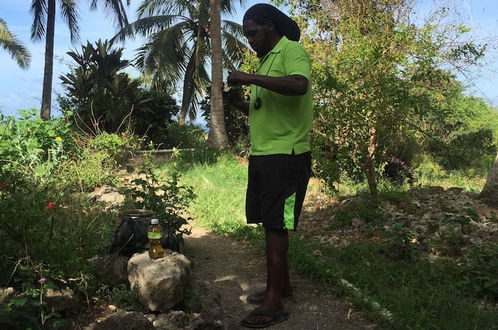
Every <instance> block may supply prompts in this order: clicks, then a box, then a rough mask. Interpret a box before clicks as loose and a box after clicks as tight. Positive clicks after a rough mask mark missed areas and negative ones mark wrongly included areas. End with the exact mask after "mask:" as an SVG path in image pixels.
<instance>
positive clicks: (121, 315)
mask: <svg viewBox="0 0 498 330" xmlns="http://www.w3.org/2000/svg"><path fill="white" fill-rule="evenodd" d="M118 329H130V330H131V329H133V330H155V329H154V325H152V323H151V322H150V321H149V320H147V319H146V318H145V317H144V316H143V315H142V314H140V313H138V312H126V311H119V312H117V313H115V314H112V315H111V316H109V317H108V318H106V319H105V320H103V321H102V322H100V323H96V324H94V325H93V326H90V327H88V328H87V329H86V330H118Z"/></svg>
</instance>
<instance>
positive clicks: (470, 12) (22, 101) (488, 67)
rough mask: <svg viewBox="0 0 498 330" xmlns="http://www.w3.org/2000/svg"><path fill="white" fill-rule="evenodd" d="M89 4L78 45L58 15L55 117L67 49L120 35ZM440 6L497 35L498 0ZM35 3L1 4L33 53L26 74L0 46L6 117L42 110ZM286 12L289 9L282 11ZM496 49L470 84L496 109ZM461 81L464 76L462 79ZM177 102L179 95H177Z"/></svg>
mask: <svg viewBox="0 0 498 330" xmlns="http://www.w3.org/2000/svg"><path fill="white" fill-rule="evenodd" d="M89 2H90V1H85V0H79V1H78V5H79V12H80V20H79V23H80V41H79V42H77V43H74V44H72V43H71V41H70V38H69V30H68V29H67V27H66V25H65V23H64V22H63V21H62V20H61V19H60V17H57V19H56V29H55V48H54V53H55V59H54V76H53V77H54V79H53V98H52V100H53V101H52V103H53V114H54V115H57V114H58V111H57V106H56V102H55V99H56V96H57V94H60V93H62V92H63V89H62V87H61V85H60V79H59V76H60V75H62V74H66V73H67V72H69V67H68V64H69V63H71V60H70V58H69V56H68V55H67V54H66V53H67V52H68V51H71V50H77V51H79V50H80V49H81V44H82V43H83V44H86V42H87V40H88V41H90V42H92V43H93V42H95V41H97V40H99V39H102V40H105V39H110V38H112V37H113V36H114V35H115V34H116V26H115V24H114V22H113V19H112V18H111V17H106V16H105V14H104V13H103V11H90V10H89V5H88V4H89ZM140 2H141V1H139V0H132V1H131V6H130V7H129V8H128V10H127V12H128V18H129V21H130V22H132V21H134V20H135V19H136V15H135V9H136V7H137V6H138V4H139V3H140ZM258 2H263V3H268V1H257V0H245V1H244V5H243V6H242V7H240V8H238V10H237V13H236V14H235V15H234V16H233V17H223V18H224V19H231V20H234V21H236V22H239V23H241V19H242V15H243V13H244V11H245V10H246V9H247V8H249V7H250V6H252V5H253V4H255V3H258ZM442 2H447V3H452V4H457V5H458V6H459V15H461V18H462V19H463V20H464V21H465V22H467V25H469V26H470V27H471V28H472V31H473V33H475V35H476V36H477V37H478V39H479V40H483V42H484V41H486V42H487V41H489V40H488V38H490V37H494V38H497V36H498V1H497V0H422V2H421V6H422V7H421V9H422V10H421V12H424V11H428V10H430V8H433V7H434V4H441V3H442ZM30 4H31V0H0V18H2V19H4V20H5V21H6V22H7V25H8V27H9V29H10V31H11V32H12V33H13V34H15V35H16V36H17V37H18V39H19V40H21V41H22V43H23V44H24V45H25V46H26V47H27V48H28V49H29V51H30V53H31V65H30V67H29V69H27V70H23V69H21V68H19V67H18V65H17V63H16V62H15V61H14V60H12V58H11V57H10V55H9V54H8V53H7V52H6V51H4V50H3V49H1V48H0V111H1V112H2V113H3V114H4V115H12V114H15V113H16V112H17V110H18V109H29V108H36V109H39V108H40V104H41V94H42V82H43V65H44V48H45V43H44V41H38V42H33V41H31V40H30V34H31V23H32V15H31V13H30V11H29V8H30ZM283 11H284V12H285V10H283ZM143 41H144V40H143V39H142V38H137V39H135V40H129V41H126V43H125V44H124V45H122V46H123V47H124V53H123V54H124V56H123V57H124V59H128V60H132V59H133V58H134V57H135V50H136V49H137V48H138V47H139V46H140V45H141V44H142V43H143ZM497 59H498V56H497V48H496V44H493V45H492V46H491V48H490V52H489V57H488V58H487V59H486V63H485V64H484V65H483V66H482V67H481V68H477V69H476V70H475V71H474V72H473V74H472V82H467V83H468V85H469V90H468V93H469V94H473V95H476V96H479V97H483V98H485V99H487V100H488V101H489V102H490V103H491V104H492V105H494V106H496V107H498V88H496V86H498V64H494V63H495V62H498V61H497ZM128 72H129V73H130V75H131V76H133V77H138V75H139V73H138V72H137V71H136V70H134V69H133V68H129V69H128ZM461 79H462V80H463V79H464V77H461ZM176 98H177V99H178V100H179V99H180V98H179V95H176Z"/></svg>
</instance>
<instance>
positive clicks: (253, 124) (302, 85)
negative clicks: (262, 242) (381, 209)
mask: <svg viewBox="0 0 498 330" xmlns="http://www.w3.org/2000/svg"><path fill="white" fill-rule="evenodd" d="M243 30H244V35H245V36H246V38H247V40H248V42H249V45H250V46H251V48H252V49H253V50H254V51H255V52H256V54H257V56H258V57H259V59H260V62H259V68H258V72H257V74H255V75H251V74H246V73H243V72H232V73H231V74H230V75H229V77H228V84H229V85H232V86H234V85H249V84H250V85H251V98H250V102H249V103H247V102H246V103H245V105H244V107H245V109H243V110H245V111H248V113H249V128H250V137H251V151H250V157H249V175H248V186H247V196H246V216H247V222H248V223H263V227H264V229H265V239H266V262H267V283H266V289H265V290H264V291H260V292H255V293H253V294H251V295H249V296H248V302H250V303H253V304H258V305H261V306H260V307H259V308H257V309H255V310H254V311H253V312H251V313H250V314H249V315H248V316H247V317H245V318H244V319H243V320H242V321H241V322H240V324H241V325H242V326H245V327H250V328H264V327H268V326H270V325H273V324H276V323H279V322H282V321H284V320H286V319H287V318H288V314H287V313H286V312H285V311H284V307H283V304H282V298H286V297H291V296H292V287H291V285H290V281H289V270H288V265H287V251H288V245H289V238H288V230H296V227H297V220H298V217H299V214H300V212H301V207H302V203H303V201H304V196H305V194H306V188H307V185H308V181H309V177H310V173H311V155H310V142H309V132H310V130H311V126H312V121H313V113H312V99H311V88H310V81H309V75H310V69H311V65H310V61H309V58H308V55H307V54H306V52H305V51H304V49H303V47H302V46H301V45H300V44H299V43H298V42H297V41H298V40H299V36H300V31H299V28H298V27H297V24H296V23H295V22H294V21H293V20H292V19H290V18H289V17H287V16H286V15H285V14H284V13H282V12H281V11H280V10H278V9H277V8H275V7H273V6H271V5H267V4H257V5H254V6H253V7H251V8H249V9H248V10H247V12H246V13H245V15H244V18H243Z"/></svg>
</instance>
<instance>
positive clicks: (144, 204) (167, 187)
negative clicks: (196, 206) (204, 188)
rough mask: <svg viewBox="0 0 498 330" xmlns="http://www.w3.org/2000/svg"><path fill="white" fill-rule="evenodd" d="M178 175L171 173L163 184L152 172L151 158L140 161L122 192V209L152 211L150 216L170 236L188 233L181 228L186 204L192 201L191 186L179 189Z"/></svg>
mask: <svg viewBox="0 0 498 330" xmlns="http://www.w3.org/2000/svg"><path fill="white" fill-rule="evenodd" d="M178 179H179V175H178V174H176V173H173V174H172V175H171V176H170V179H168V180H167V181H166V182H160V181H159V178H158V176H157V175H156V173H155V172H154V168H153V164H152V158H146V159H145V161H144V162H143V164H142V166H141V168H140V171H139V178H137V179H134V180H131V182H130V183H131V187H130V188H127V189H125V195H126V196H127V197H128V200H127V201H126V202H125V205H124V208H140V209H141V208H144V209H147V210H152V211H154V217H155V218H158V219H160V220H163V221H164V222H166V224H167V225H168V229H169V230H170V232H172V233H175V234H176V233H178V234H180V237H181V235H182V234H189V233H190V232H189V230H188V229H186V228H181V227H182V226H183V225H185V224H187V220H188V219H189V218H186V217H185V216H184V214H185V211H186V210H187V208H188V206H189V204H190V202H191V201H192V200H193V199H194V198H195V194H194V192H193V190H192V188H191V187H189V186H181V185H180V184H179V182H178Z"/></svg>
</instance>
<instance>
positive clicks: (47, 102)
mask: <svg viewBox="0 0 498 330" xmlns="http://www.w3.org/2000/svg"><path fill="white" fill-rule="evenodd" d="M54 31H55V0H48V8H47V34H46V36H45V38H46V39H45V70H44V72H43V93H42V104H41V112H40V117H41V118H42V119H43V120H49V119H50V112H51V111H50V110H51V107H52V76H53V72H54Z"/></svg>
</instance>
